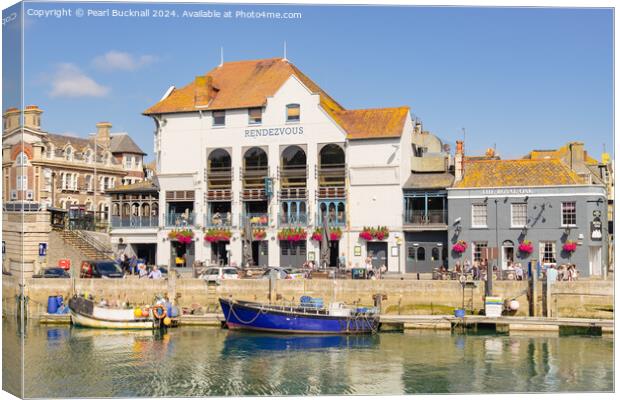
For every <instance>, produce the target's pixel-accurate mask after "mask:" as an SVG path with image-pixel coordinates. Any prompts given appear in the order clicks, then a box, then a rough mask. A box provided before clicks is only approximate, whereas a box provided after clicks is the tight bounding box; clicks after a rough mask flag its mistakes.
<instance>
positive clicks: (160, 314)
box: [153, 304, 166, 319]
mask: <svg viewBox="0 0 620 400" xmlns="http://www.w3.org/2000/svg"><path fill="white" fill-rule="evenodd" d="M153 316H154V317H155V318H157V319H164V318H166V309H165V308H164V306H162V305H161V304H157V305H156V306H155V307H153Z"/></svg>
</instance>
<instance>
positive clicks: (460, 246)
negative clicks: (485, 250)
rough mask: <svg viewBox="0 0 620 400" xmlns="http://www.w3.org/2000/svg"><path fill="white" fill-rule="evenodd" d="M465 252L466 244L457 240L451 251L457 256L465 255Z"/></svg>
mask: <svg viewBox="0 0 620 400" xmlns="http://www.w3.org/2000/svg"><path fill="white" fill-rule="evenodd" d="M466 250H467V242H465V241H464V240H459V241H458V242H456V243H455V244H454V246H452V251H453V252H455V253H457V254H459V255H461V254H463V253H465V251H466Z"/></svg>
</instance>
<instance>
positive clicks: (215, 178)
mask: <svg viewBox="0 0 620 400" xmlns="http://www.w3.org/2000/svg"><path fill="white" fill-rule="evenodd" d="M231 165H232V162H231V159H230V154H229V153H228V152H227V151H226V150H224V149H215V150H213V151H212V152H211V153H210V154H209V158H208V160H207V183H208V187H209V189H230V188H231V187H232V175H231V172H232V168H231Z"/></svg>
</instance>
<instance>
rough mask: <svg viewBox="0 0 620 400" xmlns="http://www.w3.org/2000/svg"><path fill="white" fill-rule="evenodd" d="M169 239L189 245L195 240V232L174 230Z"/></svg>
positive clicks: (169, 234)
mask: <svg viewBox="0 0 620 400" xmlns="http://www.w3.org/2000/svg"><path fill="white" fill-rule="evenodd" d="M168 239H170V240H176V241H177V242H179V243H183V244H188V243H190V242H191V241H192V239H194V231H192V230H191V229H183V230H173V231H170V232H169V233H168Z"/></svg>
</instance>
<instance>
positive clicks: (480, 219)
mask: <svg viewBox="0 0 620 400" xmlns="http://www.w3.org/2000/svg"><path fill="white" fill-rule="evenodd" d="M471 226H472V227H477V228H486V227H487V205H486V204H472V205H471Z"/></svg>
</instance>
